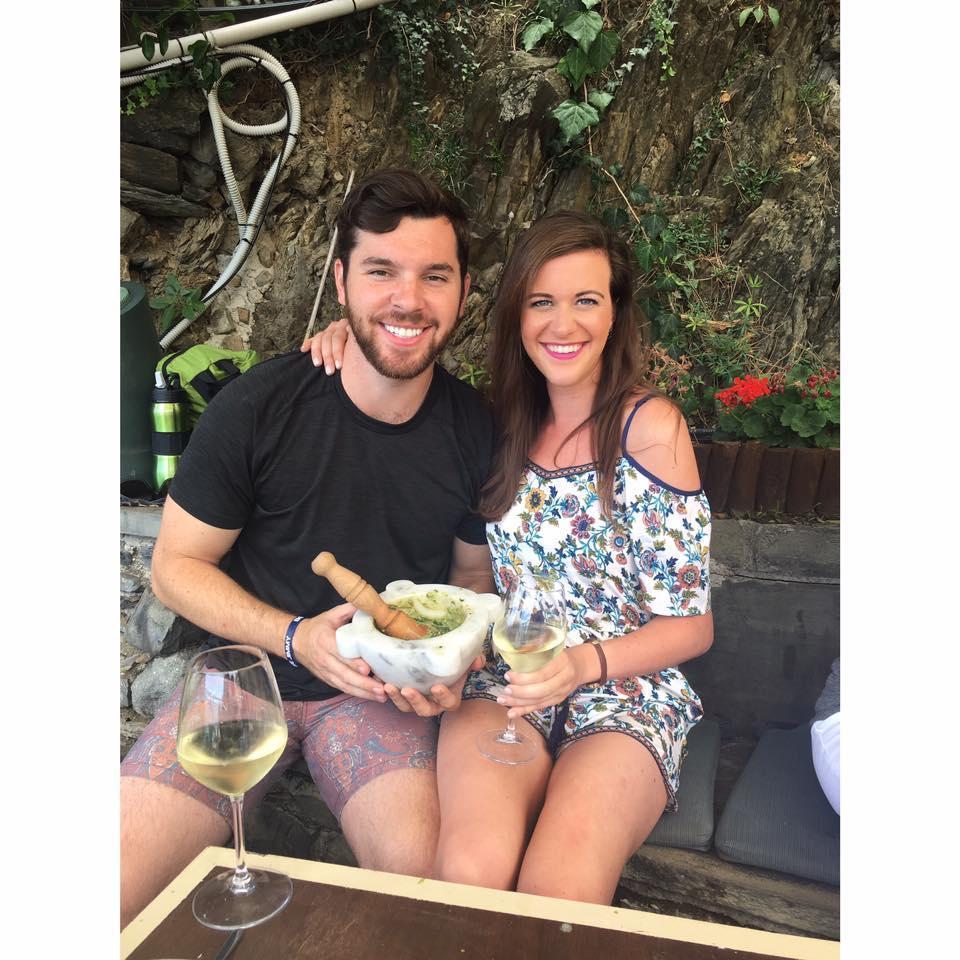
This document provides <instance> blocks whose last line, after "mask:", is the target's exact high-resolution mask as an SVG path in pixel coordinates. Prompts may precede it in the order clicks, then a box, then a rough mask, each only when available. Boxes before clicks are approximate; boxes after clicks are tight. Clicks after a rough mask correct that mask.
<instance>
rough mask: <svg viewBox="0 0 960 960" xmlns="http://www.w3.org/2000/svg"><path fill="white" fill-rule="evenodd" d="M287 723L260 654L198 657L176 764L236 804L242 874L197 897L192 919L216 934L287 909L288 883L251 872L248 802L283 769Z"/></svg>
mask: <svg viewBox="0 0 960 960" xmlns="http://www.w3.org/2000/svg"><path fill="white" fill-rule="evenodd" d="M286 743H287V724H286V721H285V720H284V717H283V708H282V707H281V704H280V693H279V691H278V690H277V681H276V678H275V677H274V675H273V668H272V667H271V666H270V661H269V660H268V659H267V656H266V654H265V653H264V652H263V651H262V650H260V649H258V648H257V647H247V646H226V647H217V648H215V649H213V650H204V651H203V652H201V653H199V654H197V656H196V657H194V658H193V660H192V661H191V663H190V666H189V668H188V669H187V676H186V679H185V681H184V685H183V696H182V698H181V700H180V721H179V725H178V727H177V757H178V759H179V760H180V765H181V766H182V767H183V769H184V770H186V772H187V773H189V774H190V776H191V777H193V779H194V780H196V781H198V782H199V783H202V784H203V785H204V786H205V787H209V788H210V789H211V790H214V791H216V792H217V793H222V794H223V795H224V796H227V797H229V798H230V806H231V808H232V810H233V836H234V846H235V848H236V867H235V868H234V869H233V870H228V871H226V872H224V873H221V874H218V875H217V876H215V877H212V878H211V879H210V880H208V881H207V882H206V883H204V884H203V885H202V886H201V887H200V888H199V889H198V890H197V892H196V895H195V896H194V898H193V915H194V916H195V917H196V918H197V919H198V920H199V921H200V922H201V923H202V924H204V925H205V926H208V927H213V928H215V929H217V930H238V929H243V928H245V927H253V926H255V925H256V924H258V923H263V922H264V920H269V919H270V917H272V916H274V915H275V914H277V913H279V912H280V911H281V910H282V909H283V908H284V907H285V906H286V905H287V904H288V903H289V902H290V897H291V895H292V893H293V884H292V883H291V881H290V878H289V877H286V876H284V875H283V874H279V873H272V872H268V871H266V870H250V869H248V868H247V865H246V863H245V862H244V861H245V859H246V854H245V851H244V846H243V795H244V794H245V793H246V792H247V791H248V790H249V789H250V788H251V787H253V786H254V785H255V784H257V783H259V782H260V781H261V780H262V779H263V778H264V776H266V774H267V772H268V771H269V770H270V768H271V767H272V766H273V765H274V764H275V763H276V762H277V760H278V759H279V757H280V754H281V753H283V748H284V747H285V746H286Z"/></svg>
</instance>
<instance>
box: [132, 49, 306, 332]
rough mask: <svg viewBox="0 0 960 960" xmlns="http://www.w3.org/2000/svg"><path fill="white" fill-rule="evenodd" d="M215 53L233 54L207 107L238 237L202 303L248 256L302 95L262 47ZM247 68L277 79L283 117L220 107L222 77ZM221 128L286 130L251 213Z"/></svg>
mask: <svg viewBox="0 0 960 960" xmlns="http://www.w3.org/2000/svg"><path fill="white" fill-rule="evenodd" d="M216 53H217V55H218V56H227V55H233V56H232V57H231V59H229V60H226V61H224V62H223V63H221V65H220V79H218V80H217V82H216V83H215V84H214V85H213V88H212V89H211V91H210V93H209V94H208V95H207V109H208V111H209V113H210V120H211V123H212V124H213V137H214V141H215V143H216V145H217V155H218V156H219V158H220V166H221V168H222V170H223V176H224V180H225V181H226V187H227V194H228V196H229V197H230V203H231V205H232V206H233V210H234V214H235V215H236V218H237V226H238V228H239V230H240V238H239V240H238V241H237V246H236V248H235V249H234V251H233V254H232V255H231V257H230V261H229V263H228V264H227V266H226V267H225V268H224V270H223V272H222V273H221V274H220V276H219V277H218V278H217V280H216V281H214V283H213V284H212V285H211V287H210V288H209V290H207V292H206V293H205V294H204V295H203V296H202V297H201V300H202V301H203V302H204V303H207V302H208V301H209V300H211V299H212V298H213V297H215V296H216V295H217V294H218V293H219V292H220V291H221V290H222V289H223V288H224V287H225V286H226V285H227V284H228V283H229V282H230V281H231V280H232V279H233V278H234V277H235V276H236V275H237V273H239V271H240V269H241V268H242V267H243V264H244V262H245V261H246V259H247V257H248V256H249V255H250V251H251V250H252V249H253V244H254V242H255V241H256V237H257V234H258V233H259V231H260V226H261V224H262V223H263V218H264V216H265V215H266V211H267V205H268V203H269V200H270V196H271V195H272V193H273V189H274V187H275V186H276V183H277V179H278V177H279V175H280V170H281V169H282V167H283V164H284V163H285V162H286V161H287V159H288V158H289V156H290V154H291V153H292V152H293V149H294V147H295V146H296V142H297V137H298V135H299V133H300V98H299V97H298V96H297V91H296V89H295V88H294V86H293V81H292V80H291V79H290V75H289V74H288V73H287V71H286V70H285V69H284V67H283V65H282V64H281V63H280V61H279V60H277V59H276V57H274V56H273V55H272V54H270V53H268V52H267V51H266V50H263V49H261V48H260V47H256V46H253V45H252V44H245V43H238V44H234V45H233V46H229V47H223V48H222V49H220V50H217V51H216ZM191 60H192V58H191V57H190V56H183V57H177V58H175V59H172V60H167V61H164V62H163V63H160V64H157V65H156V66H155V67H145V68H144V69H143V70H138V71H137V72H136V73H134V74H129V75H127V76H125V77H121V78H120V86H121V88H122V87H127V86H131V85H132V84H135V83H140V82H141V81H142V80H144V79H145V78H146V77H148V76H150V75H151V74H153V73H155V72H156V71H157V70H158V69H165V68H166V67H170V66H173V65H174V64H177V63H186V62H190V61H191ZM249 67H263V69H265V70H266V71H267V72H268V73H270V74H272V75H273V76H274V77H275V78H276V79H277V81H279V83H280V85H281V87H282V89H283V92H284V96H285V97H286V100H287V109H286V112H285V113H284V114H283V116H282V117H281V118H280V119H279V120H276V121H274V122H273V123H268V124H260V125H250V124H244V123H238V122H237V121H235V120H232V119H231V118H230V117H229V116H227V115H226V114H225V113H224V112H223V109H222V108H221V106H220V99H219V90H220V84H221V82H222V80H223V78H224V77H225V76H226V75H227V74H229V73H231V72H232V71H234V70H239V69H240V68H249ZM224 128H226V129H228V130H232V131H233V132H234V133H237V134H241V135H245V136H251V137H259V136H270V135H273V134H277V133H280V132H282V131H286V135H285V137H284V142H283V147H282V149H281V151H280V153H279V155H278V156H277V158H276V159H275V160H274V162H273V163H272V164H271V166H270V168H269V169H268V170H267V172H266V174H265V175H264V178H263V182H262V183H261V184H260V189H259V190H258V191H257V195H256V197H255V198H254V201H253V204H252V205H251V207H250V211H249V213H248V212H247V209H246V207H245V205H244V202H243V198H242V197H241V196H240V189H239V187H238V186H237V180H236V177H235V175H234V172H233V164H232V162H231V160H230V154H229V151H228V150H227V141H226V134H225V133H224ZM191 322H192V321H191V320H189V319H184V320H181V321H180V322H179V323H178V324H176V326H174V327H173V328H171V329H170V330H168V331H167V333H165V334H164V336H163V337H162V338H161V340H160V347H161V348H162V349H163V350H166V349H167V348H168V347H169V346H170V344H171V343H173V341H174V340H176V339H177V337H179V336H180V334H182V333H183V332H184V330H186V329H187V327H189V326H190V324H191Z"/></svg>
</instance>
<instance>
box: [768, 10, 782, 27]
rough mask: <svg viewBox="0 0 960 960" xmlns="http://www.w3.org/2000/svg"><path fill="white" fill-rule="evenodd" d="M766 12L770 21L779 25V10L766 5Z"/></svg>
mask: <svg viewBox="0 0 960 960" xmlns="http://www.w3.org/2000/svg"><path fill="white" fill-rule="evenodd" d="M767 13H768V14H769V15H770V22H771V23H772V24H773V25H774V26H775V27H779V26H780V11H779V10H778V9H777V8H776V7H771V6H768V7H767Z"/></svg>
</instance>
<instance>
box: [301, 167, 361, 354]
mask: <svg viewBox="0 0 960 960" xmlns="http://www.w3.org/2000/svg"><path fill="white" fill-rule="evenodd" d="M356 172H357V171H356V170H351V171H350V179H349V180H347V189H346V190H344V192H343V196H344V199H346V196H347V194H348V193H349V192H350V188H351V187H352V186H353V177H354V174H355V173H356ZM336 248H337V228H336V226H334V228H333V236H332V237H331V238H330V249H329V250H328V251H327V262H326V263H324V265H323V274H322V276H321V277H320V286H319V287H317V295H316V297H315V298H314V301H313V312H312V313H311V314H310V322H309V323H308V324H307V332H306V333H305V334H304V335H303V339H304V340H309V339H310V338H311V337H312V336H313V325H314V323H316V320H317V311H318V310H319V309H320V298H321V297H322V296H323V287H324V284H326V282H327V273H328V271H329V270H330V263H331V262H332V260H333V251H334V250H335V249H336Z"/></svg>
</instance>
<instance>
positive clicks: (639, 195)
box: [611, 171, 650, 203]
mask: <svg viewBox="0 0 960 960" xmlns="http://www.w3.org/2000/svg"><path fill="white" fill-rule="evenodd" d="M611 172H612V171H611ZM621 172H622V171H621ZM627 196H628V197H629V198H630V202H631V203H649V202H650V191H649V190H648V189H647V188H646V187H645V186H644V185H643V184H642V183H635V184H634V185H633V186H632V187H631V188H630V189H629V190H628V191H627Z"/></svg>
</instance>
